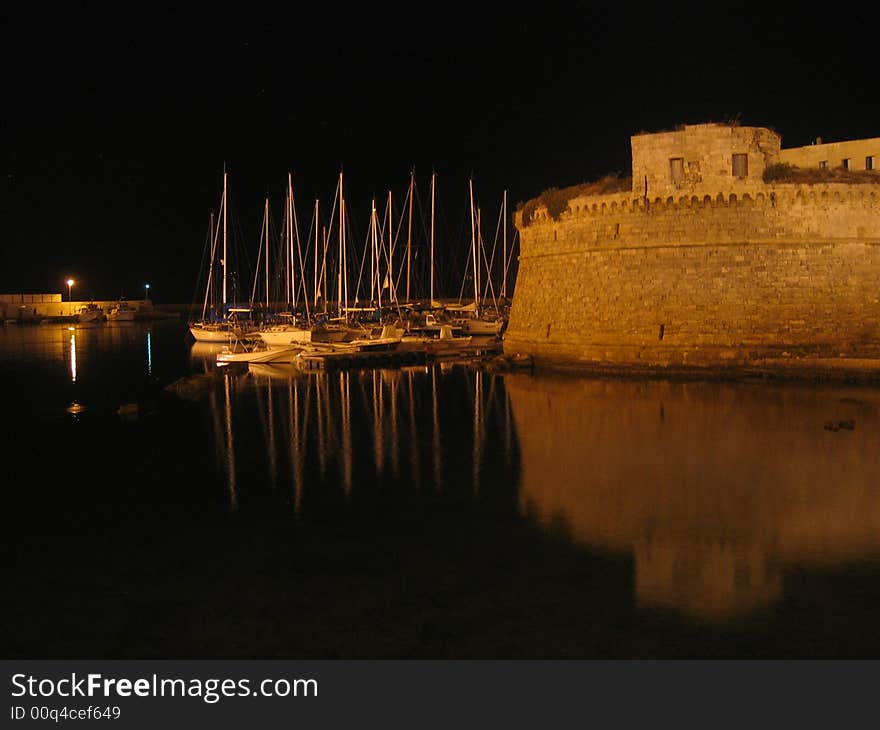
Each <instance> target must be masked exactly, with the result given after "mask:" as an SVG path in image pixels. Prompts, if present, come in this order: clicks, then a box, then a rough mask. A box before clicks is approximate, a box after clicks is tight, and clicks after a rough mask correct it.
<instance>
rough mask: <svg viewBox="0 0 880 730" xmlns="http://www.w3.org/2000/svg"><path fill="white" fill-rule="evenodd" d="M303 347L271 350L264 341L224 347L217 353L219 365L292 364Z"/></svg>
mask: <svg viewBox="0 0 880 730" xmlns="http://www.w3.org/2000/svg"><path fill="white" fill-rule="evenodd" d="M302 351H303V347H302V346H299V345H291V346H289V347H274V348H269V347H267V346H266V345H265V343H263V342H262V341H259V340H257V341H254V342H240V343H236V344H235V345H233V346H232V347H224V348H223V350H222V351H220V352H218V353H217V364H218V365H228V364H230V363H236V362H246V363H291V362H293V360H294V358H296V356H297V355H299V353H301V352H302Z"/></svg>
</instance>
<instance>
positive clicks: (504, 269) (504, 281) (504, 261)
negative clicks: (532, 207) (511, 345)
mask: <svg viewBox="0 0 880 730" xmlns="http://www.w3.org/2000/svg"><path fill="white" fill-rule="evenodd" d="M501 207H502V211H503V215H504V223H503V231H504V233H503V235H502V237H501V242H502V246H503V254H502V258H501V273H502V275H503V276H504V278H503V279H502V280H501V300H502V301H506V300H507V191H506V190H505V191H504V198H503V202H502V206H501Z"/></svg>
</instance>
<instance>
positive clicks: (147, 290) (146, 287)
mask: <svg viewBox="0 0 880 730" xmlns="http://www.w3.org/2000/svg"><path fill="white" fill-rule="evenodd" d="M148 301H150V285H149V284H144V303H146V302H148Z"/></svg>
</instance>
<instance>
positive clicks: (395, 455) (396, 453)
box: [388, 370, 400, 477]
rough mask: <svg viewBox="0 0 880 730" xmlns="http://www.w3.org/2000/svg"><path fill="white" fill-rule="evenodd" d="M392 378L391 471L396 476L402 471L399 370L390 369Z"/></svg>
mask: <svg viewBox="0 0 880 730" xmlns="http://www.w3.org/2000/svg"><path fill="white" fill-rule="evenodd" d="M388 373H389V377H390V378H391V471H392V473H393V474H394V476H395V477H397V476H398V474H399V473H400V469H399V466H400V439H399V438H398V433H397V370H389V371H388Z"/></svg>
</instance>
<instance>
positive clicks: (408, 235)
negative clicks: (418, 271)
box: [406, 168, 416, 302]
mask: <svg viewBox="0 0 880 730" xmlns="http://www.w3.org/2000/svg"><path fill="white" fill-rule="evenodd" d="M415 176H416V170H415V168H413V169H412V172H410V174H409V223H408V224H407V227H406V301H407V302H409V301H410V298H409V281H410V270H411V266H412V264H411V261H412V210H413V191H414V188H415Z"/></svg>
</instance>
